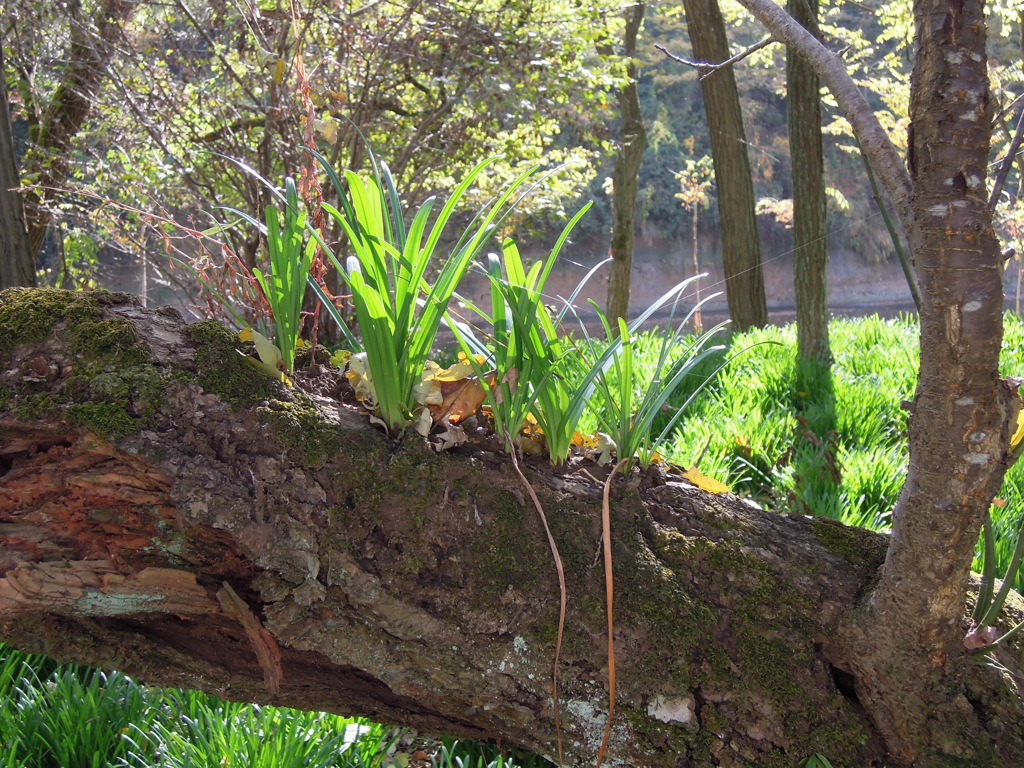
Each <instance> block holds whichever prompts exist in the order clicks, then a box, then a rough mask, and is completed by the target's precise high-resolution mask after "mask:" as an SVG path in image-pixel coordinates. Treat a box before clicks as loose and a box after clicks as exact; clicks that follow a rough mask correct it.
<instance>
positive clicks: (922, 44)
mask: <svg viewBox="0 0 1024 768" xmlns="http://www.w3.org/2000/svg"><path fill="white" fill-rule="evenodd" d="M914 16H915V20H916V24H917V35H916V40H915V44H916V50H917V57H916V60H915V65H914V71H913V75H912V78H911V101H910V119H911V125H912V126H913V129H912V131H911V135H910V140H909V157H908V163H907V165H908V168H909V170H910V178H911V184H912V197H911V206H912V213H913V217H914V221H915V226H914V227H913V228H912V229H911V230H910V232H909V233H908V235H909V236H908V240H909V245H910V252H911V255H912V257H913V259H914V262H915V265H916V268H917V274H918V276H919V280H920V285H921V294H922V308H921V372H920V377H919V383H918V389H917V393H916V396H915V398H914V403H913V415H912V416H911V419H910V425H909V428H910V466H909V470H908V475H907V481H906V483H905V485H904V487H903V492H902V494H901V495H900V500H899V503H898V505H897V507H896V510H895V513H894V516H893V539H892V544H891V545H890V548H889V554H888V557H887V559H886V563H885V565H884V567H883V568H882V571H881V574H880V579H879V583H878V586H877V588H876V589H875V590H874V592H873V594H872V596H871V600H870V602H869V603H868V606H867V608H868V610H867V612H866V614H865V616H864V618H863V619H862V620H861V621H859V622H851V624H852V625H853V626H851V627H850V631H849V633H848V634H847V639H848V640H850V641H852V644H853V645H854V646H856V652H857V653H858V654H859V656H860V658H858V659H857V668H858V681H859V682H858V693H859V695H860V697H861V700H862V701H864V702H865V703H866V704H867V706H868V707H869V710H870V711H872V712H873V713H875V715H876V717H877V718H878V723H879V726H880V728H881V729H882V731H883V733H885V736H886V739H887V740H888V741H889V742H890V745H891V746H892V747H893V748H894V752H895V753H896V754H897V755H898V756H899V757H900V758H901V759H902V760H903V761H905V762H906V763H911V762H915V761H917V762H916V764H918V765H925V766H927V765H946V764H948V763H947V762H943V761H942V759H941V757H940V756H937V755H936V754H935V752H936V751H938V752H940V753H945V756H946V757H947V760H951V759H952V757H953V756H954V755H957V754H958V753H961V754H962V753H963V752H964V750H965V747H964V746H963V744H961V743H959V742H961V741H963V740H965V739H967V740H969V741H970V742H973V743H972V744H971V747H970V749H969V750H968V751H969V752H973V756H976V758H980V757H981V756H983V755H984V754H985V751H986V750H991V749H993V741H994V740H996V739H998V735H996V734H991V733H986V732H985V731H984V730H983V729H981V728H979V727H978V722H977V718H978V713H979V712H980V711H981V710H982V709H983V708H984V706H985V703H984V702H982V701H978V700H977V699H976V698H974V697H973V696H971V693H970V691H969V690H966V689H965V686H964V682H963V671H962V668H961V667H960V666H959V665H957V664H956V663H955V661H956V660H957V659H958V658H962V657H963V655H964V649H963V646H962V644H961V641H962V639H963V630H964V627H963V626H962V624H961V622H960V621H959V619H960V617H961V614H962V611H963V606H964V600H965V589H966V585H967V576H968V573H969V572H970V567H971V560H972V558H973V555H974V547H975V543H976V542H977V540H978V533H979V530H980V528H981V524H982V521H983V519H984V517H985V515H986V513H987V511H988V507H989V505H990V504H991V501H992V498H993V497H994V496H995V494H996V492H997V491H998V490H999V486H1000V485H1001V483H1002V480H1003V475H1004V474H1005V472H1006V467H1007V459H1006V456H1007V445H1008V442H1009V432H1010V431H1012V426H1013V424H1014V422H1015V418H1014V417H1015V415H1016V411H1017V408H1018V406H1019V399H1017V398H1016V397H1014V396H1013V395H1012V393H1011V390H1010V388H1009V386H1008V385H1007V383H1006V382H1005V381H1003V380H1002V379H1001V378H1000V377H999V351H1000V348H1001V344H1002V336H1003V334H1002V311H1003V289H1002V257H1001V255H1000V249H999V244H998V242H997V240H996V238H995V234H994V232H993V229H992V211H991V209H990V208H989V207H988V204H987V195H986V194H985V176H986V168H987V165H988V157H989V141H990V124H991V121H992V110H991V104H990V99H989V83H988V72H987V66H988V64H987V56H986V50H985V18H984V9H983V3H982V2H980V1H979V0H966V1H965V2H964V3H963V4H959V3H957V4H953V5H950V4H949V3H948V2H945V1H944V0H916V1H915V3H914ZM1015 401H1016V402H1015ZM897 667H898V668H899V669H900V672H899V673H898V674H899V676H900V677H903V675H904V671H905V670H908V669H912V670H914V671H915V674H914V675H912V676H911V677H909V678H905V680H906V681H907V682H910V683H911V685H909V686H908V685H893V684H892V683H893V678H894V674H896V673H895V670H896V668H897ZM915 681H916V683H915ZM936 712H943V713H944V717H945V719H946V720H947V722H950V723H953V722H957V721H959V722H958V723H957V726H956V727H957V731H956V732H955V733H956V735H955V736H954V735H953V734H950V733H949V732H948V731H945V730H944V729H943V728H941V727H940V728H938V729H937V728H936V725H935V722H934V719H933V718H934V716H935V713H936ZM937 739H938V743H937V744H936V740H937ZM936 746H938V747H939V749H938V750H936V749H935V747H936ZM921 755H924V757H923V758H922V757H921ZM979 764H984V761H982V762H981V763H979Z"/></svg>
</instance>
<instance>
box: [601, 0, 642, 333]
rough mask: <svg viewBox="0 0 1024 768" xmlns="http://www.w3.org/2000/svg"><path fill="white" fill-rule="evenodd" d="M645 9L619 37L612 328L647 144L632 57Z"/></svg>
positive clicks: (620, 304) (626, 276)
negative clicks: (622, 76) (621, 72)
mask: <svg viewBox="0 0 1024 768" xmlns="http://www.w3.org/2000/svg"><path fill="white" fill-rule="evenodd" d="M645 8H646V6H645V5H644V3H642V2H640V3H637V4H636V5H634V6H633V7H632V8H631V9H630V10H629V11H628V12H627V16H626V32H625V35H624V40H623V51H622V54H623V56H625V57H627V59H628V63H627V64H626V76H627V77H628V78H629V82H628V83H627V84H626V85H624V86H623V87H622V88H620V89H619V91H618V98H619V112H620V113H621V115H622V126H621V128H620V129H619V148H618V151H617V152H616V153H615V168H614V170H613V171H612V242H611V254H612V267H611V272H610V273H609V275H608V302H607V307H606V309H605V311H606V313H607V315H608V320H609V322H611V324H612V327H615V323H616V318H620V317H621V318H623V319H624V320H629V285H630V275H631V273H632V271H633V240H634V236H635V234H636V226H635V223H634V221H635V214H636V193H637V188H638V187H639V186H640V164H641V162H642V161H643V157H644V148H645V147H646V146H647V129H646V127H645V126H644V117H643V114H642V113H641V111H640V95H639V93H638V91H637V71H636V59H635V58H634V56H635V55H636V37H637V34H638V33H639V32H640V25H641V24H643V19H644V10H645ZM608 47H609V48H610V46H608ZM608 52H609V53H610V52H611V51H610V50H609V51H608Z"/></svg>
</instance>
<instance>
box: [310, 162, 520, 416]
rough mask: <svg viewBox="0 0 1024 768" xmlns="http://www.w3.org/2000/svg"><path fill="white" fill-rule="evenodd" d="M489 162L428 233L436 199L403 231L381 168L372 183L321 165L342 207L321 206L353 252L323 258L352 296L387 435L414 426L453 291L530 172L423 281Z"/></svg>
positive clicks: (480, 167) (488, 208) (394, 196)
mask: <svg viewBox="0 0 1024 768" xmlns="http://www.w3.org/2000/svg"><path fill="white" fill-rule="evenodd" d="M493 160H494V159H493V158H492V159H490V160H485V161H484V162H482V163H480V164H479V165H477V166H476V167H475V168H474V169H473V170H472V171H471V172H470V173H469V174H468V175H467V176H466V178H465V179H463V180H462V183H461V184H459V186H458V187H457V188H456V189H455V191H454V192H453V193H452V195H451V197H450V198H449V199H448V201H447V202H446V203H445V205H444V207H443V208H442V210H441V212H440V213H439V214H438V216H437V218H436V220H435V221H434V223H433V227H432V228H431V229H430V231H429V233H428V231H427V225H428V222H429V220H430V215H431V211H432V210H433V207H434V202H435V198H433V197H431V198H428V199H427V201H426V202H424V203H423V205H421V206H420V207H419V209H417V211H416V213H415V215H414V216H413V217H412V223H411V224H410V225H409V227H408V229H407V228H406V225H405V218H404V213H403V210H402V206H401V201H400V198H399V195H398V190H397V189H396V187H395V183H394V179H393V178H392V176H391V172H390V171H389V170H388V167H387V165H386V164H384V163H381V164H379V166H375V169H376V170H375V173H374V174H373V175H372V176H371V177H370V178H363V177H361V176H359V175H358V174H356V173H354V172H352V171H346V172H345V174H344V177H345V178H344V181H342V179H341V178H340V177H339V176H338V175H337V174H336V173H335V172H334V171H333V170H332V169H331V168H330V166H329V165H327V164H326V163H322V164H323V165H324V168H325V169H326V170H327V173H328V176H330V178H331V181H332V182H333V184H334V186H335V188H336V190H337V192H338V199H339V200H341V201H342V209H341V210H338V209H337V208H334V207H333V206H330V205H326V204H325V205H324V208H325V210H327V212H328V213H329V214H330V215H331V216H332V217H333V218H334V220H335V221H336V222H337V223H338V225H339V226H340V227H341V228H342V230H343V231H344V233H345V235H346V237H347V239H348V245H349V248H351V251H352V255H351V256H349V257H348V258H347V259H346V260H345V263H344V264H342V263H341V260H340V259H338V258H337V257H336V256H335V255H334V254H332V253H329V254H328V255H329V258H330V259H331V261H332V262H333V263H334V266H335V267H336V268H337V269H338V271H339V272H340V273H341V275H342V276H343V278H344V280H345V282H346V284H347V285H348V286H349V288H350V289H351V291H352V302H353V304H354V306H355V313H356V318H357V319H358V321H359V328H360V330H361V332H362V346H363V348H364V350H365V353H366V364H367V368H368V370H369V374H370V378H371V380H372V382H373V389H374V395H375V397H376V407H377V410H378V413H379V415H380V417H381V418H382V419H383V421H384V423H385V425H386V427H387V428H388V430H390V431H393V432H394V431H398V430H401V429H402V428H404V427H405V426H407V425H408V424H409V423H410V422H411V421H412V419H413V412H414V410H415V409H416V407H417V405H418V404H417V401H416V397H415V391H416V387H417V386H418V385H419V384H420V382H421V379H422V374H423V368H424V365H425V363H426V361H427V357H428V355H429V354H430V350H431V347H432V346H433V343H434V338H435V336H436V335H437V330H438V328H439V327H440V324H441V322H442V318H443V317H444V314H445V312H446V310H447V309H448V304H449V302H450V300H451V298H452V296H453V294H454V293H455V289H456V287H457V286H458V284H459V282H460V281H461V280H462V278H463V277H464V275H465V274H466V270H467V269H468V268H469V265H470V263H471V262H472V260H473V258H474V257H475V256H476V255H477V254H478V253H479V252H480V250H481V249H482V248H483V246H484V244H485V243H486V242H487V240H488V239H489V238H490V237H491V235H492V234H493V232H494V229H495V227H496V226H497V225H498V223H500V222H501V220H502V219H503V218H504V217H505V216H507V215H508V212H509V209H510V207H511V206H512V205H514V202H515V201H512V198H513V196H514V195H515V193H516V191H517V190H518V189H519V188H520V187H521V186H523V184H525V182H526V181H527V180H528V179H529V178H530V176H532V175H533V170H532V169H531V170H530V171H527V172H525V173H523V174H521V175H520V176H519V177H517V178H516V179H515V181H513V182H512V184H510V185H509V187H508V188H507V189H506V190H505V191H504V193H502V194H501V195H500V196H499V197H498V198H496V199H494V200H492V201H491V202H489V203H488V204H487V205H485V206H484V207H483V208H482V209H481V210H480V211H479V212H478V213H477V214H476V216H475V217H474V218H473V220H472V221H471V222H470V224H469V225H468V226H467V227H466V229H465V230H464V231H463V232H462V234H461V236H460V237H459V238H458V239H457V241H456V243H455V246H454V247H453V248H452V250H451V253H450V255H449V256H448V257H447V258H446V259H445V260H444V261H443V263H442V264H441V265H440V271H439V273H438V275H437V277H436V278H435V279H434V282H433V283H430V282H428V280H427V274H428V267H430V266H431V265H432V264H434V265H435V266H436V264H435V262H436V260H437V256H438V251H439V248H440V243H441V241H442V236H445V235H446V234H447V233H446V230H447V229H448V225H449V222H450V221H451V218H452V214H453V213H454V211H455V208H456V206H457V205H458V203H459V201H460V200H461V199H462V197H463V196H464V195H465V193H466V191H467V190H468V189H469V187H470V185H471V184H472V183H473V181H474V180H475V179H476V178H477V177H478V176H479V175H480V174H481V173H482V172H483V171H484V169H485V168H487V166H488V165H490V164H491V163H492V162H493Z"/></svg>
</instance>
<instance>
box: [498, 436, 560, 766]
mask: <svg viewBox="0 0 1024 768" xmlns="http://www.w3.org/2000/svg"><path fill="white" fill-rule="evenodd" d="M505 441H506V444H507V445H508V446H510V447H511V449H512V450H511V453H510V455H511V457H512V466H513V468H514V469H515V471H516V474H517V475H519V479H520V480H522V482H523V485H524V486H526V492H527V493H528V494H530V498H531V499H532V500H533V506H534V507H536V508H537V512H538V513H539V514H540V521H541V522H542V523H543V524H544V533H546V534H547V536H548V544H549V545H550V546H551V556H552V557H553V558H554V560H555V570H556V571H557V572H558V589H559V606H558V636H557V638H556V640H555V663H554V665H553V670H552V673H551V701H552V705H553V709H554V714H555V738H556V740H557V741H558V765H559V766H561V765H562V762H563V759H562V724H561V720H560V718H559V716H558V661H559V659H560V658H561V656H562V637H563V635H564V633H565V606H566V602H567V600H566V589H565V569H564V568H563V567H562V557H561V555H559V554H558V546H557V545H556V544H555V537H554V536H552V535H551V529H550V528H549V527H548V518H547V515H545V514H544V507H543V506H541V503H540V499H538V498H537V493H536V492H535V491H534V490H533V486H532V485H530V481H529V480H527V479H526V475H524V474H523V471H522V470H521V469H520V468H519V460H518V459H517V458H516V448H515V444H514V443H513V441H512V436H511V435H510V434H509V433H508V431H507V430H506V431H505Z"/></svg>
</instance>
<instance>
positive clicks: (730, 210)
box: [683, 0, 768, 331]
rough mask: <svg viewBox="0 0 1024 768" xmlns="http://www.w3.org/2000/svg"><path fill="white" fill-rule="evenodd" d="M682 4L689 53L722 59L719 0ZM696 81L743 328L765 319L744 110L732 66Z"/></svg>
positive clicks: (728, 271) (733, 309)
mask: <svg viewBox="0 0 1024 768" xmlns="http://www.w3.org/2000/svg"><path fill="white" fill-rule="evenodd" d="M683 7H684V9H685V11H686V26H687V29H688V30H689V34H690V43H691V44H692V46H693V55H694V58H695V59H696V60H697V61H699V62H705V63H708V64H715V63H719V62H723V61H725V60H727V59H728V58H729V56H730V52H729V40H728V38H727V37H726V34H725V21H724V19H723V18H722V12H721V10H720V9H719V7H718V0H683ZM700 87H701V94H702V95H703V97H704V109H705V111H706V113H707V118H708V131H709V132H710V134H711V155H712V158H713V160H714V163H715V185H716V187H717V188H718V217H719V223H720V226H721V230H722V264H723V267H724V269H725V293H726V299H727V300H728V303H729V315H730V316H731V317H732V322H733V327H734V328H735V329H736V330H738V331H743V330H747V329H749V328H753V327H758V326H762V325H765V324H766V323H767V322H768V305H767V302H766V299H765V293H764V275H763V273H762V269H761V243H760V239H759V237H758V234H757V217H756V215H755V213H754V202H755V201H754V185H753V182H752V180H751V176H750V159H749V157H748V156H747V138H746V134H745V132H744V130H743V112H742V110H741V109H740V97H739V91H738V90H737V88H736V76H735V73H734V72H733V70H732V67H722V68H721V69H718V70H715V71H714V72H713V73H711V74H710V76H708V77H706V78H704V79H703V80H701V84H700Z"/></svg>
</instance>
